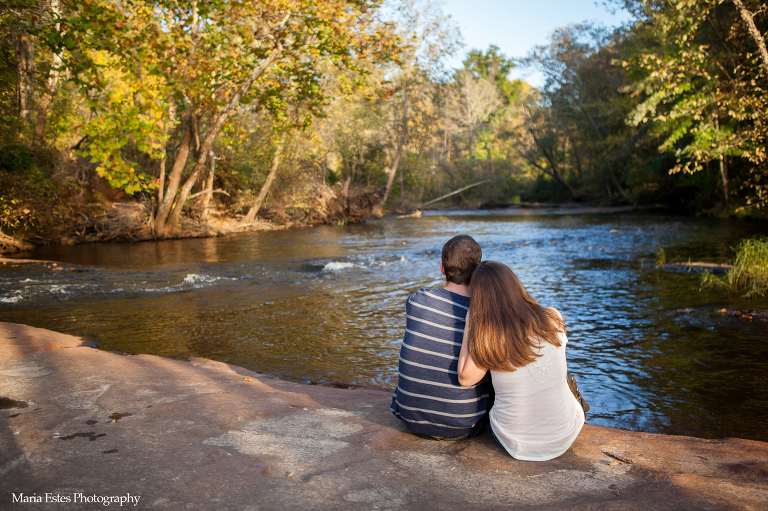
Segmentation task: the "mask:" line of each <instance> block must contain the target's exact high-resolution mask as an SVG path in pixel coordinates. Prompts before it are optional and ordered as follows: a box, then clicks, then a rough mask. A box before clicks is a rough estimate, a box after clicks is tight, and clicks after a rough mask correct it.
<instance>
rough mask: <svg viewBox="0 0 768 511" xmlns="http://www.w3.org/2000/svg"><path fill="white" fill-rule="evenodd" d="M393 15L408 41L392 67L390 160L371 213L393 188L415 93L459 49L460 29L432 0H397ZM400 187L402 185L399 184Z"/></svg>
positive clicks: (427, 84) (419, 93)
mask: <svg viewBox="0 0 768 511" xmlns="http://www.w3.org/2000/svg"><path fill="white" fill-rule="evenodd" d="M393 17H394V19H395V21H396V23H397V25H398V27H399V33H400V37H401V38H402V40H403V41H406V42H408V43H409V44H408V46H407V47H406V48H405V49H404V51H403V54H402V55H401V57H400V63H399V66H398V67H397V68H395V69H392V71H391V72H392V74H393V75H394V76H393V79H392V82H393V86H392V89H391V95H390V97H391V98H392V100H391V104H390V109H389V111H388V112H387V114H389V116H390V119H391V121H390V123H391V124H390V126H391V127H390V130H389V131H390V133H391V135H390V140H391V142H390V148H391V149H392V150H391V151H390V152H391V157H390V158H391V160H390V161H391V163H390V165H389V167H388V169H387V171H386V175H387V182H386V185H385V191H384V194H383V198H382V200H381V201H380V202H379V203H378V204H376V205H375V206H374V208H373V211H372V214H373V215H374V216H379V217H380V216H381V215H382V213H383V211H384V204H385V203H386V202H387V199H388V198H389V194H390V192H391V191H392V184H393V183H394V181H395V176H396V175H397V173H398V171H400V173H401V181H402V169H401V167H400V165H401V159H402V156H403V150H404V148H405V147H406V145H407V144H408V140H409V136H410V133H411V131H412V130H411V128H410V126H409V121H410V119H412V117H413V116H412V114H411V110H412V108H413V105H414V101H413V100H412V99H413V98H414V97H415V96H423V95H425V94H428V91H427V90H424V87H426V88H427V89H429V88H431V86H432V82H433V80H439V79H441V78H443V77H444V76H445V73H446V70H445V59H446V57H449V56H450V55H452V54H453V53H455V52H456V51H457V49H458V41H459V37H460V35H459V32H458V29H457V28H456V26H455V25H454V23H453V22H452V20H451V19H450V16H446V15H444V14H443V12H442V8H441V7H440V5H439V3H437V2H435V1H433V0H400V2H399V3H398V4H396V9H395V12H394V13H393ZM401 188H402V187H401Z"/></svg>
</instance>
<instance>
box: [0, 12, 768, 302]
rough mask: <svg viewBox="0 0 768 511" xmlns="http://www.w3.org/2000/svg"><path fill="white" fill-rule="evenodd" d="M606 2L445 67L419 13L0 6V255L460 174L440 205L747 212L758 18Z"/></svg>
mask: <svg viewBox="0 0 768 511" xmlns="http://www.w3.org/2000/svg"><path fill="white" fill-rule="evenodd" d="M609 6H612V7H614V8H623V9H627V10H628V11H629V12H631V13H632V14H633V16H634V18H633V21H632V22H630V23H628V24H626V25H625V26H622V27H619V28H617V29H615V30H608V29H605V28H603V27H600V26H598V25H596V24H593V23H588V22H585V23H581V24H576V25H571V26H567V27H563V28H561V29H558V30H556V31H555V32H554V33H553V34H552V36H551V41H550V43H549V44H547V45H544V46H538V47H535V48H533V49H532V50H531V51H530V53H529V54H528V55H527V56H526V57H524V58H517V59H512V58H510V57H509V56H506V55H503V54H502V53H501V52H500V50H499V48H497V47H495V46H491V47H489V48H487V49H485V50H479V49H473V50H471V51H469V52H468V53H467V54H466V57H465V59H464V61H463V66H462V67H461V68H460V69H450V68H449V67H448V66H447V64H446V62H447V61H448V59H450V58H452V57H454V56H455V55H457V54H458V52H459V51H461V48H462V43H461V35H460V33H459V31H458V28H457V25H456V24H455V22H454V21H453V20H451V19H450V17H448V16H446V15H444V14H443V11H442V9H441V6H440V4H439V2H437V1H433V0H391V1H388V2H384V3H382V2H381V1H379V0H360V1H349V0H330V1H328V0H323V1H320V0H264V1H260V2H250V1H239V0H236V1H227V2H224V1H220V0H186V1H185V0H172V1H170V0H161V1H155V2H147V1H144V0H130V1H124V2H114V1H112V0H90V1H87V2H81V1H71V0H9V1H6V2H3V3H2V4H0V231H1V232H2V233H3V234H2V237H1V238H0V246H2V248H3V249H4V250H6V251H11V250H14V249H20V248H23V247H24V246H25V245H24V242H25V241H26V242H30V241H31V242H34V243H45V242H50V241H69V242H82V241H96V240H114V239H152V238H154V239H162V238H169V237H178V236H191V235H211V234H215V233H217V232H227V231H231V230H235V229H253V228H262V227H270V226H280V225H308V224H317V223H345V222H355V221H361V220H364V219H365V218H366V217H367V216H368V215H369V214H373V215H381V214H383V213H384V212H385V210H390V211H393V210H399V211H403V212H405V211H408V210H411V209H413V208H414V207H418V206H419V205H420V204H423V203H426V202H427V201H428V200H429V199H431V198H434V197H438V196H440V195H443V194H446V193H447V192H450V191H452V190H457V189H460V188H462V187H465V186H467V185H468V184H471V183H477V182H482V184H480V185H478V186H475V187H472V188H470V189H468V190H466V191H464V192H462V194H457V195H454V196H453V199H452V200H457V201H459V203H462V204H474V205H483V204H484V205H486V206H487V207H494V206H500V207H503V206H505V205H509V204H511V203H515V202H520V201H525V202H537V201H542V202H571V201H573V202H582V203H590V204H595V203H599V204H640V205H646V206H661V207H664V208H667V209H670V210H672V211H677V212H684V213H689V214H690V213H696V214H706V215H725V216H732V215H737V216H758V217H761V213H760V209H761V208H762V207H763V206H764V205H765V204H766V202H768V173H767V171H768V153H767V152H766V142H768V140H767V138H768V94H766V87H768V51H766V43H765V34H766V31H767V30H768V11H766V9H765V6H764V4H763V3H762V2H760V1H759V0H727V1H726V0H692V1H682V0H666V1H661V0H653V1H637V0H612V2H609ZM515 66H525V67H528V68H530V69H537V70H539V71H541V72H542V73H543V75H544V76H545V81H544V83H543V85H542V86H541V87H539V88H534V87H531V86H530V85H529V84H527V83H525V82H523V81H519V80H512V79H510V78H509V74H510V71H511V70H512V69H513V68H514V67H515ZM734 278H735V277H734ZM712 282H714V281H712ZM750 292H751V291H750Z"/></svg>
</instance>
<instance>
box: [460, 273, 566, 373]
mask: <svg viewBox="0 0 768 511" xmlns="http://www.w3.org/2000/svg"><path fill="white" fill-rule="evenodd" d="M469 303H470V307H469V318H468V321H469V333H468V337H467V342H468V343H469V344H468V346H467V347H468V349H469V354H470V355H471V356H472V360H474V362H475V364H477V366H478V367H483V368H485V369H493V370H494V371H508V372H511V371H514V370H515V369H517V368H520V367H523V366H525V365H527V364H529V363H531V362H533V361H534V360H536V357H538V355H537V354H536V352H535V351H534V349H535V348H538V347H539V346H540V345H539V343H540V342H549V343H551V344H554V345H555V346H560V344H561V343H560V339H559V338H558V333H560V332H563V333H564V332H565V322H564V321H563V318H562V317H560V315H559V314H558V313H557V311H556V310H555V309H550V308H544V307H542V306H541V305H539V304H538V302H536V300H534V299H533V298H531V296H530V295H529V294H528V292H527V291H526V290H525V288H524V287H523V285H522V284H521V283H520V281H519V280H518V278H517V276H516V275H515V274H514V272H512V270H510V269H509V267H508V266H506V265H504V264H502V263H498V262H495V261H483V262H482V263H480V265H479V266H478V267H477V269H475V272H474V273H473V274H472V285H471V288H470V300H469Z"/></svg>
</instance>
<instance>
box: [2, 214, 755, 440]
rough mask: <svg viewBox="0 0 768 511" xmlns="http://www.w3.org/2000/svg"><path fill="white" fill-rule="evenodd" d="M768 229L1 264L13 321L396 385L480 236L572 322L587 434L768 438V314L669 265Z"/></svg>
mask: <svg viewBox="0 0 768 511" xmlns="http://www.w3.org/2000/svg"><path fill="white" fill-rule="evenodd" d="M761 231H762V233H764V232H765V224H759V223H739V222H732V221H722V220H702V219H691V218H676V217H665V216H651V215H630V214H626V215H602V216H601V215H571V216H569V215H558V216H527V217H510V216H498V215H451V216H427V217H422V218H420V219H402V220H394V219H390V220H383V221H376V222H370V223H368V224H365V225H354V226H343V227H320V228H314V229H303V230H288V231H276V232H262V233H251V234H243V235H236V236H229V237H226V238H211V239H200V240H178V241H166V242H159V243H151V242H146V243H137V244H103V245H86V246H70V247H48V248H43V249H39V250H38V251H37V252H36V253H35V254H33V255H32V257H36V258H41V259H49V260H56V261H61V262H64V263H69V264H76V265H81V266H85V267H91V268H92V269H93V270H92V271H85V272H72V271H68V270H64V271H51V270H49V269H46V268H42V267H39V266H29V265H20V266H18V267H11V266H10V265H4V266H2V267H0V321H11V322H16V323H24V324H29V325H33V326H37V327H44V328H50V329H53V330H57V331H61V332H66V333H71V334H89V335H90V336H91V338H90V339H89V340H95V342H97V343H99V347H100V348H102V349H106V350H121V351H125V352H130V353H151V354H156V355H163V356H169V357H189V356H202V357H208V358H212V359H216V360H221V361H224V362H228V363H231V364H236V365H241V366H245V367H248V368H250V369H254V370H257V371H260V372H263V373H266V374H269V375H273V376H276V377H280V378H290V379H295V380H301V381H306V382H332V381H346V382H351V383H357V384H368V385H376V386H383V387H394V385H395V379H396V372H397V357H398V352H399V346H400V340H401V338H402V334H403V328H404V325H405V315H404V305H405V299H406V297H407V296H408V295H409V294H410V293H412V292H414V291H416V290H417V289H419V288H420V287H431V286H437V285H440V284H441V283H442V281H441V278H440V277H441V276H440V271H439V264H440V249H441V247H442V245H443V243H444V242H445V241H446V240H448V239H449V238H450V237H452V236H453V235H455V234H458V233H468V234H471V235H473V236H474V237H475V239H477V240H478V242H479V243H480V244H481V246H482V247H483V254H484V259H493V260H497V261H502V262H504V263H506V264H508V265H510V266H511V267H512V268H513V269H514V270H515V271H516V272H517V274H518V275H519V276H520V278H521V280H522V281H523V283H524V284H525V285H526V286H527V287H528V289H529V291H530V293H531V294H532V295H533V296H534V297H535V298H536V299H538V300H539V302H540V303H542V304H543V305H549V306H554V307H557V308H558V309H559V310H560V311H562V312H563V314H564V315H565V317H566V323H567V326H568V337H569V344H568V348H569V350H568V363H569V369H570V370H571V371H572V372H574V373H575V374H576V375H577V377H578V379H579V386H580V387H581V389H582V390H583V393H584V394H585V397H586V398H587V400H588V401H589V403H590V405H591V406H592V412H591V413H590V414H589V418H588V422H590V423H592V424H599V425H606V426H615V427H621V428H627V429H639V430H644V431H654V432H665V433H673V434H688V435H695V436H701V437H721V436H735V437H742V438H752V439H757V440H768V421H767V419H766V417H768V396H766V393H765V392H764V389H765V388H768V324H767V323H761V322H754V323H753V322H749V321H745V320H744V319H741V318H734V317H731V316H724V315H721V314H720V313H719V312H718V311H719V310H720V309H722V308H768V300H764V301H762V302H761V301H757V302H755V301H753V302H744V301H742V300H740V299H738V298H735V297H732V296H728V295H726V294H722V293H718V292H712V291H707V292H704V293H702V292H700V291H699V289H698V277H697V276H695V275H691V274H687V273H683V272H678V273H669V272H660V271H657V270H655V269H654V267H653V263H654V260H655V255H654V254H655V251H656V249H657V243H658V244H660V245H661V246H663V247H664V248H665V250H666V253H667V257H668V259H670V260H689V259H690V260H710V261H716V262H725V261H727V260H728V259H729V258H730V257H731V253H730V247H731V246H734V245H735V243H736V241H737V240H738V239H740V238H741V237H744V236H751V235H754V234H759V233H761Z"/></svg>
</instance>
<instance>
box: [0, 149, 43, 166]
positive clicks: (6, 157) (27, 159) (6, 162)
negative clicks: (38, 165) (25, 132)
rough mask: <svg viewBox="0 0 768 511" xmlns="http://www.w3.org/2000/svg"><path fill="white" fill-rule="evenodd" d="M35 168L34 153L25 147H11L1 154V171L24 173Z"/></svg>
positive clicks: (3, 150)
mask: <svg viewBox="0 0 768 511" xmlns="http://www.w3.org/2000/svg"><path fill="white" fill-rule="evenodd" d="M34 167H35V160H34V158H33V156H32V151H31V150H30V149H29V148H28V147H26V146H23V145H10V146H5V147H3V148H2V152H0V171H5V172H12V173H22V172H26V171H28V170H31V169H33V168H34Z"/></svg>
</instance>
